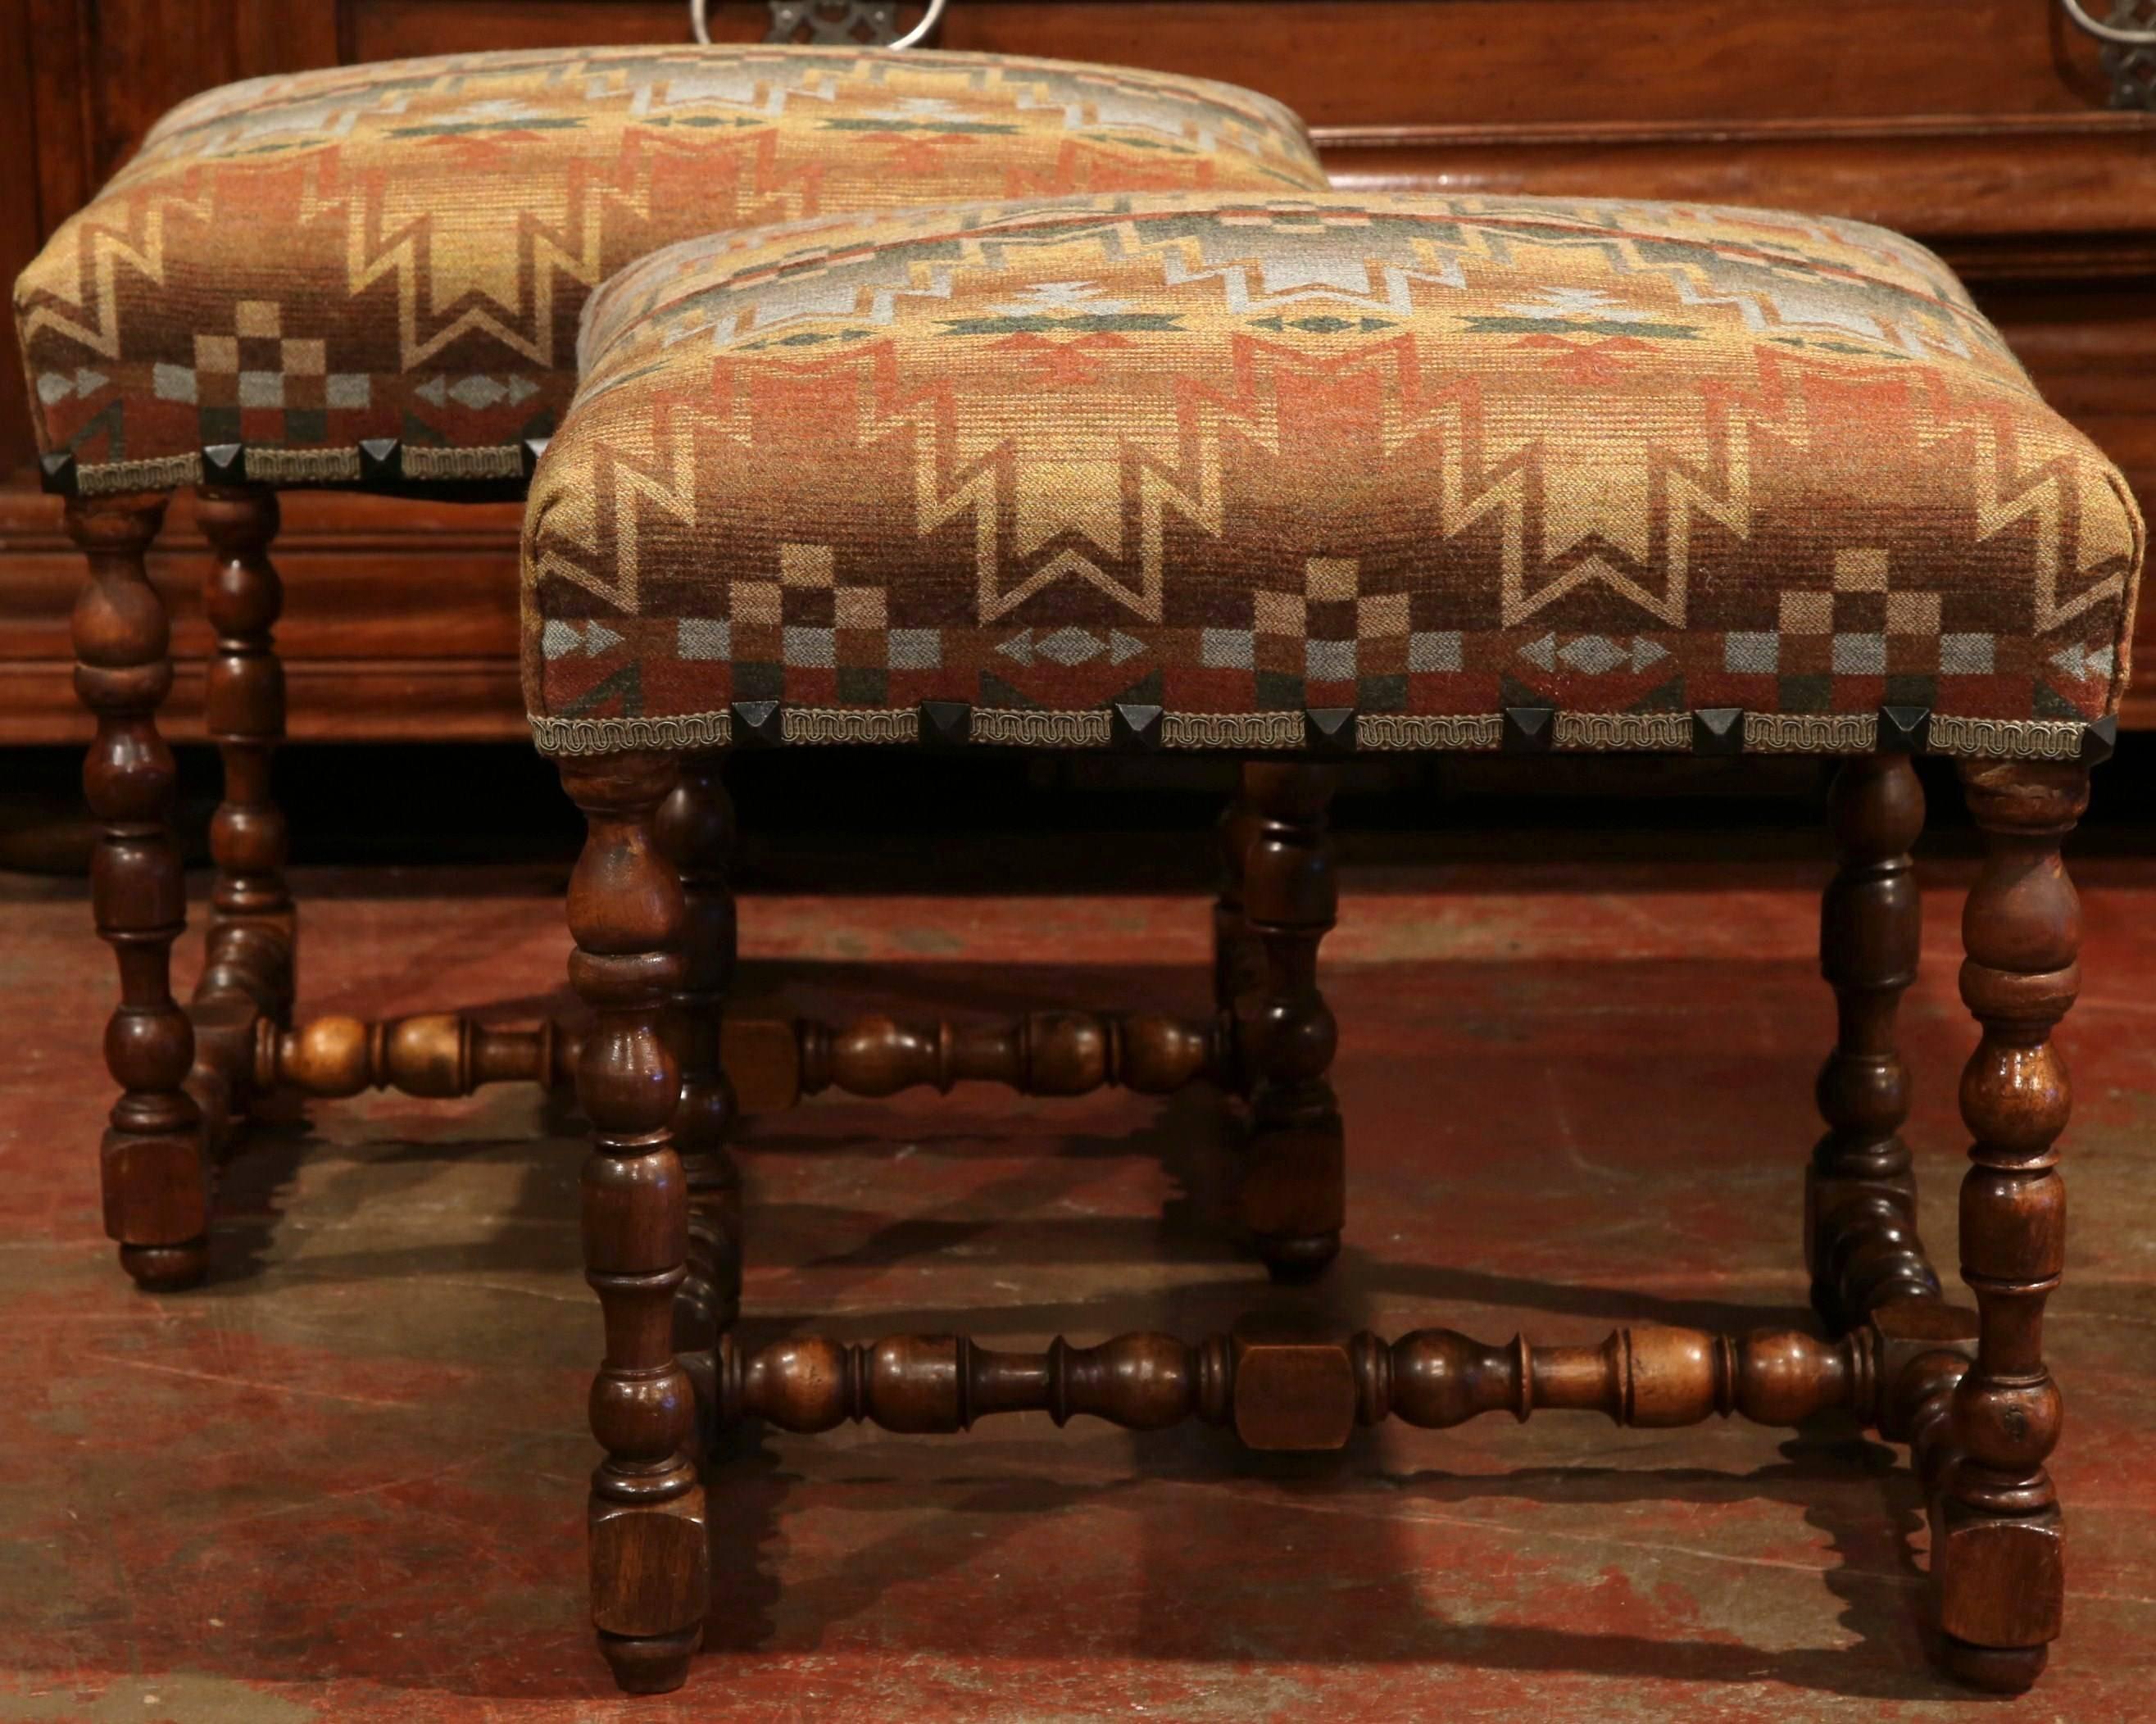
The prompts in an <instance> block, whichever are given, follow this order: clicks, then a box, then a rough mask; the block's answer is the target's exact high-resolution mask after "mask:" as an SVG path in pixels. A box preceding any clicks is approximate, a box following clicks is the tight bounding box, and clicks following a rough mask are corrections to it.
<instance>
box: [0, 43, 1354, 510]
mask: <svg viewBox="0 0 2156 1724" xmlns="http://www.w3.org/2000/svg"><path fill="white" fill-rule="evenodd" d="M1324 184H1325V176H1324V172H1323V170H1322V168H1321V167H1319V166H1318V163H1317V157H1316V156H1315V155H1314V154H1313V153H1312V150H1311V147H1310V142H1309V140H1308V138H1307V137H1306V135H1305V134H1304V131H1303V129H1302V126H1301V122H1300V121H1297V120H1296V117H1295V116H1294V115H1292V114H1291V113H1290V112H1289V111H1288V110H1286V108H1283V107H1281V105H1279V104H1278V103H1276V102H1274V101H1272V100H1269V99H1267V98H1265V97H1263V96H1260V95H1253V94H1252V93H1250V91H1248V90H1238V89H1235V88H1234V87H1233V86H1231V85H1224V84H1215V83H1211V82H1209V81H1207V80H1202V79H1195V78H1179V77H1173V76H1169V75H1167V74H1160V73H1153V72H1142V71H1131V70H1125V69H1118V68H1113V67H1102V66H1087V65H1076V64H1066V63H1064V62H1060V61H1054V60H1038V59H1020V58H1016V57H1011V56H1002V55H988V54H921V53H906V54H896V53H891V52H888V51H880V50H875V49H844V48H834V49H815V48H791V47H751V48H679V49H657V48H625V49H595V50H547V51H539V52H531V53H507V54H460V55H449V56H444V57H440V58H436V59H415V60H401V61H393V62H388V63H386V64H374V65H362V66H353V67H346V68H341V69H333V70H328V71H321V72H308V73H302V74H295V75H290V76H284V77H277V78H269V79H262V80H255V81H254V82H251V83H246V84H237V85H230V86H228V87H227V88H225V89H222V90H211V91H208V92H207V93H206V94H204V95H200V96H198V97H196V98H194V99H193V100H190V101H188V102H186V103H184V104H182V105H181V106H179V107H177V108H176V109H174V110H172V112H171V113H170V114H168V115H166V116H165V118H164V119H163V120H162V121H160V122H159V123H158V125H157V127H156V128H155V129H154V130H153V131H151V135H150V136H149V138H148V139H147V140H146V142H145V143H144V145H143V146H142V149H141V153H140V154H138V155H137V156H136V157H135V159H134V160H133V161H132V162H130V163H129V164H128V165H127V166H126V167H125V168H123V169H122V170H121V172H120V173H119V174H118V175H117V176H116V177H115V178H114V180H113V181H112V182H111V184H110V186H108V187H106V188H105V190H104V191H103V192H100V194H99V196H98V197H97V198H95V200H93V201H92V202H91V203H90V205H89V206H88V207H87V208H85V209H83V210H82V211H80V213H77V214H76V215H75V216H74V217H73V218H70V219H69V221H68V222H67V223H65V224H64V225H63V226H62V228H60V229H59V232H58V233H55V234H54V236H53V239H52V240H51V242H50V243H49V244H48V245H47V246H46V247H45V249H44V252H43V254H41V255H40V256H39V257H38V259H37V260H36V261H35V262H34V263H33V264H31V266H30V267H29V269H28V270H26V271H25V272H24V273H23V276H22V279H21V280H20V281H19V282H18V284H17V285H16V290H15V313H16V318H17V322H18V328H19V330H20V333H21V336H22V345H23V353H24V355H25V356H26V358H27V361H28V371H29V380H30V386H31V390H32V393H33V398H34V401H35V404H36V405H35V413H36V418H37V427H38V439H39V443H40V446H41V449H42V450H43V451H44V454H46V456H47V457H48V463H47V466H48V472H49V475H52V482H55V483H57V484H58V485H59V486H60V488H63V489H72V490H79V491H81V492H84V493H85V494H87V493H92V492H111V491H123V490H152V489H162V488H167V487H169V486H172V485H182V484H187V483H190V482H193V481H195V480H199V479H201V478H203V476H204V472H205V469H204V462H203V450H204V449H211V450H213V451H215V452H216V456H215V458H214V459H213V461H212V463H211V468H210V473H211V476H214V477H225V478H229V477H233V476H236V475H237V469H236V467H235V465H234V449H236V448H239V449H244V457H243V458H242V459H244V476H245V477H246V478H248V479H249V480H255V481H258V482H266V483H270V484H321V483H352V482H381V483H394V484H398V485H413V484H417V485H425V484H428V483H430V482H465V483H468V482H471V481H487V480H511V481H521V480H522V478H523V477H524V475H525V474H526V471H527V466H528V460H529V456H530V450H529V449H528V447H527V445H529V444H531V443H533V442H535V441H536V440H537V439H543V438H544V437H545V436H546V435H547V433H548V432H549V431H550V430H551V429H552V426H553V424H554V423H555V421H556V420H557V418H559V416H560V414H561V412H562V408H564V407H566V406H567V403H568V399H569V396H570V393H571V391H572V388H573V387H574V382H575V377H574V356H573V353H572V342H573V339H574V336H575V331H576V327H577V315H578V313H579V312H580V311H581V310H582V309H583V303H584V300H585V297H586V296H587V295H588V294H589V292H590V291H591V290H592V289H593V288H594V287H596V286H597V285H598V284H599V283H600V282H601V281H603V280H605V279H606V277H607V276H608V275H611V274H613V272H614V271H615V270H617V269H619V268H621V267H622V266H623V265H624V264H627V263H629V262H630V261H631V260H632V259H635V258H638V257H640V256H642V255H643V254H644V253H646V252H649V251H652V250H654V249H658V248H660V247H661V246H665V245H667V244H671V243H672V242H674V241H676V240H680V239H686V238H688V237H690V236H691V235H696V234H702V233H710V232H712V231H714V230H715V229H719V228H738V227H746V226H753V225H756V224H757V223H770V222H778V221H786V220H792V219H796V218H803V217H812V216H815V215H818V214H822V213H833V212H844V211H854V210H860V209H865V208H890V207H893V206H898V205H903V204H907V203H922V202H925V201H930V200H937V201H941V200H946V199H952V198H1024V197H1036V196H1050V195H1055V194H1059V193H1066V192H1096V191H1122V190H1162V189H1172V188H1201V187H1220V188H1225V189H1242V190H1256V189H1265V190H1281V189H1294V188H1298V187H1323V186H1324Z"/></svg>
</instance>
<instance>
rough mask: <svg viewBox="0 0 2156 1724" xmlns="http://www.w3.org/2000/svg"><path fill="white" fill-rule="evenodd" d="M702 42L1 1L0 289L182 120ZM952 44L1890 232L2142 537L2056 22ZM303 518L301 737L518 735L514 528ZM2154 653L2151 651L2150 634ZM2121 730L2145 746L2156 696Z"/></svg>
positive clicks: (63, 569)
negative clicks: (405, 695)
mask: <svg viewBox="0 0 2156 1724" xmlns="http://www.w3.org/2000/svg"><path fill="white" fill-rule="evenodd" d="M711 17H712V33H713V35H714V36H715V37H716V38H721V39H730V40H743V41H746V40H753V39H756V38H759V37H761V36H762V33H763V32H764V30H765V28H766V27H767V18H768V13H767V9H766V8H765V7H764V6H763V5H762V3H760V0H750V3H742V0H713V3H712V6H711ZM687 37H688V8H687V6H686V4H685V0H305V4H294V3H292V0H98V3H97V4H96V5H95V6H91V5H89V4H87V3H85V0H0V145H4V146H5V159H6V161H7V163H8V172H6V173H5V174H4V175H0V266H4V268H5V269H6V270H7V273H8V275H11V276H12V275H13V273H14V271H15V270H16V269H19V268H20V267H21V264H22V263H23V261H25V260H26V259H28V256H29V255H30V254H32V253H33V251H34V249H35V248H36V246H37V244H38V241H39V239H40V237H41V236H42V234H43V233H47V232H49V231H50V230H51V228H53V227H54V225H55V224H57V223H58V222H59V220H60V219H62V218H64V216H65V215H66V214H67V213H69V211H70V210H72V209H74V208H75V207H76V206H77V205H79V204H80V203H81V202H82V201H83V200H84V198H85V197H86V196H87V195H88V193H89V192H90V189H91V188H92V187H94V186H95V185H96V184H97V183H98V182H100V180H102V179H103V177H105V175H107V174H108V173H110V172H111V170H112V169H113V168H114V167H116V166H117V165H118V164H119V163H120V162H121V161H123V160H124V159H125V158H126V155H127V153H128V151H130V150H131V148H132V147H133V146H134V143H135V141H136V139H137V138H139V137H140V136H141V133H142V131H143V130H144V129H145V128H146V126H148V125H149V123H150V122H151V121H153V120H154V119H155V118H156V117H157V115H158V114H159V113H161V112H162V111H163V110H165V109H166V108H167V107H169V106H170V105H172V103H173V102H175V101H177V100H179V99H180V98H181V97H182V96H184V95H187V94H189V93H190V92H192V91H193V90H199V89H203V88H206V87H208V86H209V85H214V84H219V83H223V82H225V81H227V80H231V79H234V78H241V77H249V76H253V75H255V74H259V73H264V72H269V71H276V70H281V69H290V68H296V67H302V66H311V65H326V64H336V63H337V62H340V61H353V60H364V59H391V58H394V57H397V56H399V55H404V54H432V53H438V52H441V51H444V50H449V49H477V48H501V47H517V46H542V45H559V44H579V43H598V42H619V41H651V42H665V41H684V40H686V39H687ZM941 40H942V45H943V46H945V47H948V48H960V49H999V50H1009V51H1012V52H1022V53H1030V54H1055V55H1061V56H1065V57H1068V58H1072V59H1095V60H1109V61H1118V62H1122V63H1125V64H1136V65H1146V66H1153V67H1158V68H1162V69H1168V70H1174V71H1185V72H1196V73H1202V74H1206V75H1209V76H1212V77H1218V78H1225V79H1229V80H1233V81H1235V82H1237V83H1242V84H1248V85H1253V86H1255V87H1256V88H1258V89H1260V90H1267V91H1269V92H1270V93H1271V94H1273V95H1277V96H1279V97H1281V99H1282V100H1286V101H1287V102H1288V103H1290V104H1291V105H1293V106H1295V107H1296V109H1298V110H1300V111H1301V113H1302V114H1303V115H1305V117H1306V118H1307V119H1308V120H1309V121H1311V123H1312V126H1314V127H1315V128H1316V130H1317V134H1318V136H1319V140H1320V142H1321V143H1322V146H1323V148H1324V151H1325V156H1326V161H1327V166H1328V167H1330V168H1331V170H1332V173H1333V175H1334V177H1336V179H1337V180H1338V181H1339V182H1341V183H1342V184H1343V185H1347V186H1356V187H1368V186H1389V187H1430V188H1442V189H1446V190H1463V189H1466V190H1478V189H1489V190H1506V191H1522V192H1611V193H1615V194H1619V195H1625V196H1640V197H1668V198H1691V199H1707V200H1713V201H1717V202H1723V203H1758V204H1767V205H1779V206H1782V207H1788V208H1803V209H1812V210H1820V211H1830V212H1833V213H1840V214H1845V215H1853V216H1860V217H1862V218H1866V219H1868V220H1872V221H1878V222H1883V223H1887V224H1888V225H1890V226H1892V227H1896V228H1902V230H1904V231H1905V232H1907V233H1913V234H1915V235H1916V236H1917V237H1918V238H1919V239H1923V240H1925V241H1927V242H1928V244H1932V245H1933V246H1934V247H1936V248H1937V249H1938V250H1939V251H1941V252H1942V253H1943V254H1945V256H1946V257H1947V258H1948V260H1949V261H1950V262H1951V263H1953V264H1954V265H1955V266H1956V267H1957V268H1958V269H1960V270H1961V271H1962V272H1963V275H1965V276H1966V277H1967V278H1968V279H1969V281H1970V282H1971V284H1972V285H1974V288H1975V290H1976V291H1977V294H1978V296H1979V299H1980V300H1983V302H1984V305H1985V308H1986V309H1987V310H1989V313H1990V314H1991V316H1993V317H1994V318H1995V319H1996V320H1997V321H1998V322H1999V325H2000V326H2001V327H2002V328H2003V329H2004V330H2005V332H2006V334H2007V336H2008V337H2009V339H2010V341H2012V342H2013V343H2014V345H2015V349H2016V350H2017V351H2019V352H2020V355H2021V357H2022V358H2023V360H2024V362H2025V363H2026V364H2027V365H2028V366H2029V367H2030V371H2031V372H2033V373H2034V374H2035V377H2036V380H2037V382H2039V384H2040V385H2041V387H2043V389H2044V391H2045V393H2046V394H2047V395H2048V396H2049V397H2050V398H2051V400H2052V401H2053V402H2055V403H2056V404H2057V405H2058V406H2059V407H2060V408H2062V409H2063V410H2064V411H2065V412H2066V413H2068V414H2069V415H2070V416H2071V417H2072V418H2074V419H2075V420H2076V422H2077V423H2080V424H2082V426H2083V427H2084V428H2087V430H2088V432H2089V433H2090V434H2091V435H2092V436H2093V437H2094V438H2095V439H2097V441H2098V442H2099V443H2100V444H2102V445H2103V446H2104V447H2105V449H2107V450H2108V451H2109V452H2110V453H2111V454H2112V457H2113V458H2114V459H2117V461H2118V462H2119V463H2120V464H2122V465H2123V467H2124V468H2125V469H2126V470H2127V472H2128V475H2129V476H2130V477H2131V479H2132V480H2133V483H2134V485H2135V487H2136V489H2137V490H2138V492H2139V494H2140V495H2141V497H2142V500H2143V506H2144V508H2148V509H2150V511H2151V512H2152V513H2156V507H2152V505H2156V389H2152V387H2151V381H2152V379H2156V114H2152V113H2148V112H2133V111H2117V110H2112V109H2111V108H2109V107H2108V106H2107V100H2108V97H2109V80H2108V79H2107V74H2106V73H2105V71H2104V69H2103V68H2102V65H2101V64H2100V63H2099V60H2098V56H2097V45H2096V44H2094V43H2093V42H2092V41H2090V40H2089V39H2088V38H2086V37H2084V36H2083V35H2082V33H2080V32H2079V31H2078V30H2076V28H2074V27H2073V26H2072V24H2071V23H2069V22H2068V21H2067V19H2066V16H2065V13H2064V12H2063V10H2062V9H2061V8H2060V7H2059V6H2058V5H2057V3H2056V0H1889V3H1885V4H1882V3H1880V0H1804V4H1801V5H1798V4H1773V3H1768V4H1762V3H1759V0H952V3H951V10H950V11H949V13H947V15H946V18H945V21H944V25H943V29H942V38H941ZM8 369H9V370H10V371H11V372H13V371H14V370H15V369H17V367H14V366H13V364H12V363H11V364H10V365H9V367H8ZM29 454H30V444H29V425H28V418H27V417H26V415H25V413H24V409H23V403H22V402H21V400H20V398H18V397H17V396H16V395H15V394H14V393H13V391H12V389H0V472H8V473H10V474H11V475H12V476H11V477H9V478H8V480H7V482H6V483H5V484H4V485H0V741H52V740H58V739H59V738H62V737H72V736H81V735H84V734H86V731H87V726H86V725H85V722H84V721H82V720H81V719H80V717H79V716H77V714H76V713H75V711H74V706H73V703H72V699H71V696H70V695H69V649H68V644H67V620H66V619H67V609H68V606H69V603H70V598H71V594H72V593H73V590H74V583H75V580H76V570H77V564H76V562H75V559H74V555H73V553H72V552H69V550H68V548H67V547H66V546H65V544H64V541H63V540H62V539H61V537H60V535H59V531H58V526H57V510H56V508H55V507H54V505H53V504H52V503H51V502H50V501H49V500H46V499H44V498H42V497H40V496H38V495H36V493H35V490H34V486H33V484H32V482H31V480H30V478H29V476H28V472H27V470H26V469H27V464H28V458H29ZM286 521H287V523H288V525H287V529H286V532H285V538H284V540H283V541H282V545H283V548H282V550H281V552H280V558H279V561H280V567H281V568H282V569H283V571H284V573H285V579H286V582H287V585H288V587H289V593H290V598H289V603H288V605H287V609H286V618H287V621H286V623H285V625H284V627H283V628H282V629H281V630H280V639H281V640H282V642H283V644H284V646H285V652H286V654H287V658H288V662H289V664H290V670H291V680H292V698H291V728H292V731H293V733H294V734H295V736H317V737H326V736H372V737H385V736H463V737H470V736H505V737H506V736H521V735H522V734H523V727H522V719H521V702H520V701H519V700H518V698H517V690H516V656H515V648H516V580H515V558H514V542H515V541H514V531H515V529H514V523H515V515H514V511H509V510H506V509H500V508H493V507H489V508H484V509H470V510H457V509H452V508H449V507H446V506H444V505H426V504H422V505H410V504H394V503H390V502H386V501H383V500H377V499H370V498H361V497H346V496H336V495H313V496H300V497H295V498H292V499H290V501H289V502H288V505H287V509H286ZM166 543H167V551H166V553H165V555H164V557H163V559H162V562H161V565H160V568H159V577H160V578H161V580H162V581H163V582H167V583H168V591H169V592H170V593H172V597H173V598H174V600H175V602H176V603H177V605H178V607H179V608H180V612H181V615H182V622H181V628H180V643H179V644H180V646H181V649H182V651H184V652H188V653H192V654H198V653H199V651H200V649H201V648H202V647H203V644H205V640H206V636H205V634H204V633H203V630H202V629H201V626H200V624H199V622H198V620H197V613H196V606H195V604H194V603H193V593H192V592H191V591H190V589H191V587H193V577H194V573H195V572H196V571H197V570H198V568H199V567H200V552H199V551H198V548H197V547H198V541H197V540H195V538H194V536H193V530H192V528H191V526H189V524H188V521H187V515H186V512H185V511H184V510H179V511H175V516H174V523H173V526H172V530H170V531H168V532H167V541H166ZM2143 643H2144V649H2146V648H2147V647H2148V646H2150V645H2156V608H2151V609H2150V612H2149V614H2148V615H2147V616H2146V617H2145V618H2144V621H2143ZM2143 662H2144V663H2146V662H2156V657H2144V660H2143ZM199 686H200V685H199V680H188V679H186V678H184V677H183V678H182V683H181V685H180V687H179V689H178V690H177V693H176V695H175V697H174V703H173V707H172V719H173V723H172V730H173V731H174V733H175V734H177V735H179V736H187V735H190V734H193V733H196V732H197V731H198V726H199V717H198V710H199V709H198V701H197V699H196V696H197V695H198V690H199ZM385 690H399V691H401V690H408V691H409V692H410V695H411V696H412V698H411V699H410V700H407V701H398V700H393V699H392V700H384V699H383V698H382V694H383V693H384V691H385ZM362 691H363V698H362ZM2128 722H2129V723H2133V724H2139V725H2145V726H2156V682H2152V683H2151V684H2149V685H2148V689H2147V692H2145V693H2143V694H2142V695H2138V697H2136V698H2135V699H2134V700H2133V701H2132V703H2131V705H2130V706H2129V710H2128Z"/></svg>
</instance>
